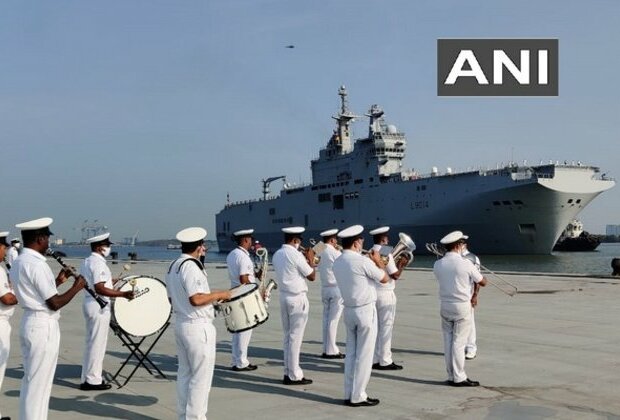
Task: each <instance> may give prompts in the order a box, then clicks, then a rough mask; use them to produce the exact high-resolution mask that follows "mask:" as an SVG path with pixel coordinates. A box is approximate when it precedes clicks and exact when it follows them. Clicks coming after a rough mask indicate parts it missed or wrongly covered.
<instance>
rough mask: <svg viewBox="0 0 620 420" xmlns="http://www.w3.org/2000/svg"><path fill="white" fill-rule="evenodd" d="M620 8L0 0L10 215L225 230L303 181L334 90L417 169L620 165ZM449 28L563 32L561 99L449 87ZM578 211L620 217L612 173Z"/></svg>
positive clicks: (593, 226)
mask: <svg viewBox="0 0 620 420" xmlns="http://www.w3.org/2000/svg"><path fill="white" fill-rule="evenodd" d="M619 18H620V2H618V1H616V0H610V1H603V0H594V1H591V2H584V1H566V0H561V1H559V0H558V1H544V2H541V1H539V0H522V1H518V2H498V1H490V0H489V1H481V0H474V1H467V2H463V1H461V0H455V1H452V0H450V1H446V0H428V1H424V0H419V1H418V0H416V1H410V0H402V1H400V0H386V1H381V2H377V1H361V0H328V1H314V2H298V1H290V0H230V1H219V0H210V1H192V0H184V1H182V2H178V1H171V0H170V1H158V0H130V1H127V0H106V1H89V2H85V1H82V0H73V1H69V0H55V1H53V2H49V1H28V2H24V1H21V0H4V1H2V2H0V57H1V59H0V76H1V77H0V127H1V128H0V147H1V149H0V156H2V164H0V179H2V198H1V201H0V203H1V204H2V208H3V211H2V217H1V220H0V230H11V231H13V232H14V233H16V230H15V228H14V227H13V226H14V225H15V224H16V223H19V222H23V221H26V220H30V219H34V218H38V217H44V216H49V217H53V218H54V224H53V227H52V230H53V231H54V232H55V233H56V234H57V236H59V237H64V238H66V239H67V240H70V241H71V240H78V239H79V238H80V237H81V231H80V228H81V227H82V226H83V223H84V221H85V220H89V221H91V222H92V221H93V220H95V219H96V220H98V221H99V223H102V224H104V225H106V226H107V227H108V228H109V230H110V231H111V232H112V236H113V238H122V237H126V236H131V235H133V234H134V233H136V232H139V239H140V240H149V239H160V238H172V237H174V235H175V233H176V232H177V231H179V230H180V229H182V228H184V227H187V226H203V227H205V228H206V229H207V231H208V232H209V235H208V238H211V239H213V238H215V214H216V213H217V212H218V211H219V210H220V209H221V208H222V207H223V206H224V204H225V203H226V196H227V194H229V195H230V199H231V200H233V201H234V200H244V199H250V198H258V197H259V196H261V183H260V180H261V179H263V178H267V177H270V176H276V175H286V176H287V180H288V181H289V182H308V181H310V177H311V176H310V160H311V159H312V158H314V157H316V156H318V151H319V149H320V148H321V147H323V146H324V145H325V144H326V142H327V140H328V138H329V136H330V134H331V132H332V130H333V127H334V122H333V120H332V119H331V116H332V115H334V114H335V113H336V112H337V110H338V107H339V98H338V96H337V90H338V87H339V86H340V85H345V86H346V87H347V90H348V92H349V104H350V107H351V109H352V111H354V112H355V113H357V114H358V115H360V114H363V113H365V112H366V111H367V110H368V109H369V107H370V105H372V104H375V103H376V104H380V105H381V106H382V107H383V109H384V110H385V113H386V119H387V120H388V122H390V123H392V124H394V125H396V126H397V127H398V128H399V129H400V130H401V131H403V132H405V133H406V135H407V139H408V149H407V156H406V158H405V165H404V166H405V167H407V168H415V169H416V170H417V171H419V172H421V173H429V172H430V170H431V167H433V166H437V167H439V168H446V167H452V168H453V169H454V170H465V169H467V168H474V167H476V168H477V167H480V166H490V167H495V166H496V165H497V164H500V163H504V164H505V163H507V162H508V161H510V160H514V161H517V162H522V161H523V160H527V161H528V162H529V163H538V162H539V161H540V160H544V161H548V160H549V159H553V160H560V161H564V160H567V161H581V162H584V163H588V164H593V165H596V166H600V167H601V168H602V170H603V172H606V173H607V174H609V175H611V176H614V177H616V178H617V177H619V176H620V170H619V169H620V167H619V164H618V157H619V156H620V141H618V128H617V124H618V122H619V120H620V99H619V98H620V82H619V81H618V69H619V68H620V54H618V45H620V26H618V19H619ZM438 38H558V39H559V51H560V52H559V56H560V62H559V74H560V83H559V86H560V87H559V91H560V94H559V96H558V97H528V98H517V97H496V98H488V97H487V98H473V97H466V98H465V97H461V98H454V97H438V96H437V92H436V74H437V68H436V53H437V51H436V49H437V39H438ZM287 45H294V46H295V48H286V46H287ZM366 131H367V121H365V120H360V121H358V122H357V123H356V125H355V126H354V137H362V136H364V135H365V134H366ZM281 186H282V183H281V182H276V183H274V184H272V191H273V192H277V191H279V189H280V188H281ZM579 217H580V219H581V220H582V221H583V222H584V225H585V229H586V230H588V231H590V232H594V233H603V232H604V230H605V225H606V224H620V188H619V187H615V188H613V189H612V190H610V191H607V192H605V193H603V194H602V195H601V196H599V197H598V198H597V199H596V200H595V201H594V202H593V203H592V204H591V205H590V206H589V207H588V208H586V209H585V210H584V211H583V213H581V214H580V216H579Z"/></svg>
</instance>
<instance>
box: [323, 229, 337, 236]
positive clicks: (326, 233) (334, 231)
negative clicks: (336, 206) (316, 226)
mask: <svg viewBox="0 0 620 420" xmlns="http://www.w3.org/2000/svg"><path fill="white" fill-rule="evenodd" d="M337 233H338V229H329V230H324V231H323V232H321V233H319V235H321V236H322V237H324V238H325V237H326V236H334V235H335V234H337Z"/></svg>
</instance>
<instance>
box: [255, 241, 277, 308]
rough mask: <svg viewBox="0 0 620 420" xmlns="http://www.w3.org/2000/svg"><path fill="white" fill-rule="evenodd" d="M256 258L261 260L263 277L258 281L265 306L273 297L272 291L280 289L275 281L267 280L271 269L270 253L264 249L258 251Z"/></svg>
mask: <svg viewBox="0 0 620 420" xmlns="http://www.w3.org/2000/svg"><path fill="white" fill-rule="evenodd" d="M256 256H257V257H258V259H259V260H260V263H259V265H260V270H261V275H260V278H259V281H258V290H259V292H260V294H261V296H262V297H263V299H264V300H265V306H266V305H267V303H268V302H269V299H270V297H271V291H272V290H273V289H277V288H278V284H277V283H276V282H275V280H274V279H267V270H268V269H269V251H267V248H265V247H262V248H258V249H257V250H256Z"/></svg>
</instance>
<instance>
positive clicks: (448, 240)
mask: <svg viewBox="0 0 620 420" xmlns="http://www.w3.org/2000/svg"><path fill="white" fill-rule="evenodd" d="M467 238H469V236H467V235H463V232H461V231H460V230H455V231H454V232H450V233H448V234H447V235H446V236H444V237H443V238H441V241H439V242H441V243H442V244H443V245H448V244H453V243H455V242H456V241H460V240H461V239H467Z"/></svg>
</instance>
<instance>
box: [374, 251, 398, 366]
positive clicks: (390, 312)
mask: <svg viewBox="0 0 620 420" xmlns="http://www.w3.org/2000/svg"><path fill="white" fill-rule="evenodd" d="M381 248H382V245H379V244H375V245H373V247H372V250H374V251H377V252H379V251H380V250H381ZM385 271H386V272H387V273H388V275H389V276H391V275H392V274H394V273H396V272H398V267H396V263H395V262H394V257H392V254H388V263H387V265H386V266H385ZM376 287H377V303H376V305H377V322H378V329H377V343H376V344H375V354H374V357H373V363H379V364H380V365H381V366H388V365H391V364H392V363H394V360H392V332H393V331H394V319H395V318H396V293H394V289H395V288H396V281H394V279H392V277H390V279H389V280H388V282H387V283H377V284H376Z"/></svg>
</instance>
